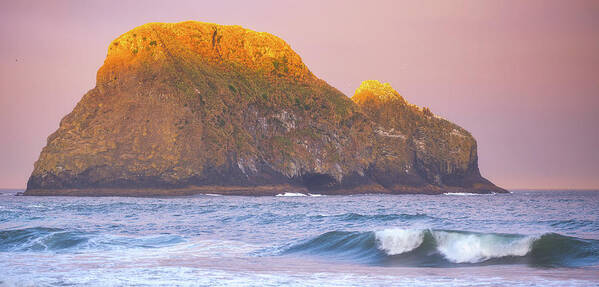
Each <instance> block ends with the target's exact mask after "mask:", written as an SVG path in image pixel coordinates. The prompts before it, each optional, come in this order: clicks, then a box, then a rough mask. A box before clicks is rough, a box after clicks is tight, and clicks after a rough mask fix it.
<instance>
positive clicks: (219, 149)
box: [25, 22, 506, 196]
mask: <svg viewBox="0 0 599 287" xmlns="http://www.w3.org/2000/svg"><path fill="white" fill-rule="evenodd" d="M477 161H478V160H477V151H476V141H475V139H474V138H473V137H472V135H470V133H468V132H467V131H466V130H464V129H462V128H460V127H459V126H457V125H455V124H453V123H451V122H449V121H447V120H444V119H442V118H439V117H437V116H435V115H434V114H433V113H431V111H430V110H428V109H427V108H420V107H417V106H414V105H411V104H409V103H408V102H407V101H406V100H405V99H404V98H402V96H400V95H399V93H397V92H396V91H395V90H394V89H393V88H392V87H391V86H390V85H388V84H381V83H379V82H378V81H365V82H363V83H362V84H361V85H360V87H359V88H358V89H357V90H356V93H355V95H353V97H352V98H351V99H350V98H349V97H347V96H346V95H344V94H343V93H341V92H340V91H338V90H337V89H335V88H334V87H332V86H330V85H329V84H327V83H326V82H325V81H323V80H321V79H319V78H317V77H316V76H314V75H313V74H312V73H311V72H310V70H309V69H308V68H307V67H306V65H304V63H303V62H302V60H301V58H300V56H299V55H297V54H296V53H295V52H294V51H293V50H292V49H291V47H290V46H289V45H288V44H287V43H285V42H284V41H283V40H281V39H279V38H278V37H276V36H273V35H271V34H268V33H260V32H254V31H251V30H248V29H244V28H242V27H239V26H223V25H217V24H210V23H201V22H182V23H175V24H170V23H149V24H145V25H143V26H140V27H137V28H135V29H133V30H131V31H129V32H127V33H125V34H123V35H122V36H120V37H118V38H117V39H116V40H114V41H113V42H112V43H111V44H110V46H109V48H108V55H107V57H106V60H105V62H104V65H103V66H102V67H101V68H100V69H99V71H98V74H97V82H96V87H94V88H93V89H92V90H90V91H89V92H87V93H86V94H85V95H84V96H83V98H82V99H81V101H80V102H79V103H78V104H77V106H76V107H75V109H74V110H73V111H72V112H71V113H70V114H68V115H67V116H66V117H65V118H63V120H62V121H61V122H60V126H59V128H58V130H57V131H56V132H54V133H53V134H52V135H50V136H49V137H48V142H47V145H46V147H44V149H43V150H42V152H41V154H40V157H39V159H38V161H37V162H36V163H35V168H34V171H33V173H32V175H31V177H30V178H29V181H28V183H27V190H26V191H25V195H78V196H80V195H89V196H104V195H123V196H153V195H189V194H196V193H220V194H230V195H275V194H279V193H283V192H301V193H321V194H357V193H390V194H396V193H397V194H399V193H427V194H437V193H445V192H472V193H491V192H506V191H505V190H504V189H501V188H499V187H497V186H495V185H494V184H492V183H491V182H489V181H488V180H486V179H484V178H483V177H482V176H481V175H480V172H479V169H478V163H477Z"/></svg>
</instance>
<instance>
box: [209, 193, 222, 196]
mask: <svg viewBox="0 0 599 287" xmlns="http://www.w3.org/2000/svg"><path fill="white" fill-rule="evenodd" d="M204 195H206V196H223V195H222V194H216V193H204Z"/></svg>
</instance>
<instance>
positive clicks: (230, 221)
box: [0, 190, 599, 286]
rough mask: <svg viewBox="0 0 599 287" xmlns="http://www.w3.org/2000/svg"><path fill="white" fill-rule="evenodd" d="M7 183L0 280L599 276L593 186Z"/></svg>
mask: <svg viewBox="0 0 599 287" xmlns="http://www.w3.org/2000/svg"><path fill="white" fill-rule="evenodd" d="M17 192H18V190H6V191H1V192H0V286H599V191H514V192H512V193H511V194H493V195H466V194H446V195H352V196H316V195H314V196H298V194H285V195H284V196H276V197H242V196H216V195H198V196H189V197H151V198H147V197H28V196H14V195H15V194H16V193H17Z"/></svg>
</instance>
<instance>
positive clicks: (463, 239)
mask: <svg viewBox="0 0 599 287" xmlns="http://www.w3.org/2000/svg"><path fill="white" fill-rule="evenodd" d="M284 253H307V254H314V255H319V256H323V255H324V256H329V257H333V258H337V259H345V260H351V261H358V262H361V263H368V264H375V265H400V266H431V267H446V266H451V265H464V264H470V265H492V264H528V265H532V266H545V267H552V266H556V267H557V266H570V267H575V266H590V265H596V264H599V241H598V240H589V239H580V238H575V237H568V236H563V235H559V234H555V233H548V234H543V235H541V236H529V235H519V234H501V233H478V232H467V231H454V230H432V229H425V230H410V229H385V230H381V231H375V232H345V231H333V232H327V233H325V234H322V235H320V236H318V237H316V238H313V239H310V240H307V241H305V242H302V243H300V244H297V245H293V246H292V247H290V248H288V249H286V251H285V252H284Z"/></svg>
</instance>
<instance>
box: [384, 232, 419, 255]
mask: <svg viewBox="0 0 599 287" xmlns="http://www.w3.org/2000/svg"><path fill="white" fill-rule="evenodd" d="M375 235H376V239H377V242H378V245H379V249H381V250H383V251H385V252H386V253H387V254H389V255H397V254H402V253H405V252H408V251H412V250H414V249H416V248H417V247H418V246H420V244H422V241H423V240H424V231H422V230H410V229H385V230H383V231H377V232H376V233H375Z"/></svg>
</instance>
